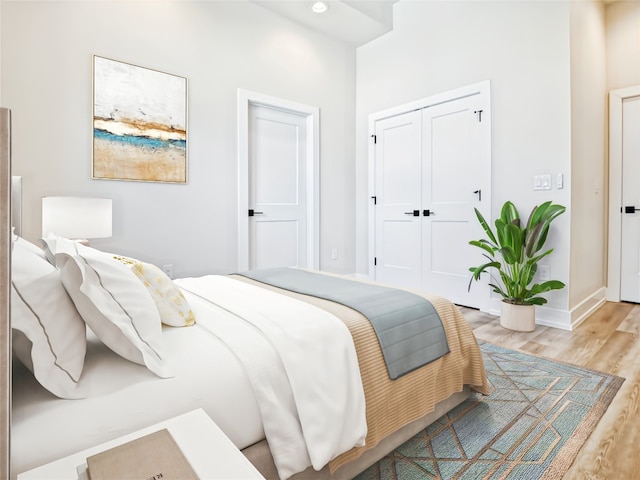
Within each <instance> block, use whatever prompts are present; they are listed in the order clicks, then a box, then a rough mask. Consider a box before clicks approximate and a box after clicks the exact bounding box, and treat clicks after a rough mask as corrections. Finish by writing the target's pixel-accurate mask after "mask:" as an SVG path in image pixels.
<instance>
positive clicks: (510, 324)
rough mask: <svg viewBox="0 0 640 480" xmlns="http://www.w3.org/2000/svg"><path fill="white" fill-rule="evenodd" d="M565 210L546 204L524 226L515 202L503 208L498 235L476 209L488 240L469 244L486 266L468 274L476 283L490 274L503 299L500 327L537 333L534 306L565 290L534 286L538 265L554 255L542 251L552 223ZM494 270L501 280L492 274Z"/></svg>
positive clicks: (549, 285) (543, 284) (555, 282)
mask: <svg viewBox="0 0 640 480" xmlns="http://www.w3.org/2000/svg"><path fill="white" fill-rule="evenodd" d="M565 210H566V209H565V207H563V206H562V205H554V204H552V203H551V202H545V203H543V204H541V205H538V206H535V207H534V208H533V210H532V211H531V214H530V215H529V219H528V220H527V223H526V224H524V225H522V224H521V221H520V215H519V214H518V210H517V209H516V207H515V205H514V204H513V203H512V202H506V203H505V204H504V205H503V206H502V210H501V212H500V218H498V219H497V220H496V221H495V231H494V230H492V229H491V227H490V226H489V224H488V223H487V221H486V220H485V219H484V217H483V216H482V214H481V213H480V212H479V211H478V209H477V208H476V209H475V212H476V217H478V221H479V222H480V225H482V228H483V229H484V232H485V233H486V235H487V238H486V239H485V238H483V239H481V240H472V241H470V242H469V243H470V244H471V245H474V246H476V247H478V248H481V249H482V250H483V255H484V256H485V257H486V258H487V259H488V260H489V261H488V262H487V263H484V264H482V265H479V266H477V267H471V268H469V270H470V271H471V273H472V274H473V275H472V276H471V280H469V289H470V288H471V283H472V282H473V281H474V280H476V281H477V280H479V279H480V275H481V274H483V273H485V272H488V273H489V274H490V275H491V280H492V282H490V283H489V286H490V287H492V289H493V291H494V292H495V293H497V294H499V295H500V296H502V308H501V316H500V324H501V325H502V326H503V327H505V328H509V329H511V330H518V331H533V330H534V329H535V306H536V305H544V304H545V303H547V299H546V298H544V297H542V296H541V294H543V293H545V292H549V291H551V290H558V289H561V288H564V286H565V285H564V283H562V282H560V281H558V280H547V281H544V282H541V283H534V277H535V274H536V272H537V271H538V262H539V261H540V260H541V259H542V258H544V257H546V256H547V255H549V254H551V252H553V249H549V250H546V251H542V249H543V247H544V244H545V242H546V240H547V234H548V233H549V226H550V225H551V222H552V221H553V220H554V219H555V218H556V217H558V216H559V215H561V214H562V213H564V211H565ZM491 269H495V270H496V271H497V272H498V274H499V277H496V276H494V275H492V274H491Z"/></svg>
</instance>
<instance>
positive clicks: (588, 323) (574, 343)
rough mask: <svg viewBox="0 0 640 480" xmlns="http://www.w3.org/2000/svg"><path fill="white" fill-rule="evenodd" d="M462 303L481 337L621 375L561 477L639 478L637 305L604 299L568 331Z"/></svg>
mask: <svg viewBox="0 0 640 480" xmlns="http://www.w3.org/2000/svg"><path fill="white" fill-rule="evenodd" d="M461 308H462V311H463V313H464V315H465V317H466V318H467V320H468V321H469V323H470V324H471V326H472V327H473V330H474V333H475V334H476V337H477V338H479V339H481V340H485V341H487V342H491V343H494V344H498V345H502V346H504V347H507V348H513V349H517V350H522V351H525V352H530V353H533V354H536V355H541V356H544V357H548V358H553V359H557V360H562V361H565V362H568V363H572V364H575V365H581V366H584V367H588V368H592V369H594V370H599V371H602V372H608V373H611V374H614V375H618V376H620V377H623V378H625V379H626V381H625V382H624V384H623V385H622V388H621V389H620V390H619V391H618V394H617V395H616V397H615V398H614V400H613V402H612V403H611V405H610V406H609V408H608V410H607V412H606V413H605V415H604V416H603V417H602V419H601V420H600V422H599V423H598V425H597V427H596V428H595V430H594V432H593V434H592V435H591V437H590V438H589V440H587V442H586V443H585V445H584V446H583V447H582V449H581V450H580V452H579V453H578V456H577V457H576V459H575V461H574V462H573V465H572V466H571V468H570V469H569V471H568V472H567V474H566V475H565V476H564V478H565V479H571V480H578V479H579V480H585V479H588V480H592V479H601V480H635V479H640V305H635V304H629V303H606V304H605V305H603V306H602V307H601V308H600V309H599V310H597V311H596V312H595V313H594V314H593V315H591V316H590V317H589V318H587V319H585V320H584V322H582V323H581V324H580V325H579V326H578V327H577V328H576V329H575V330H574V331H572V332H567V331H564V330H559V329H555V328H550V327H542V326H539V325H538V326H537V327H536V330H535V331H534V332H530V333H522V332H513V331H510V330H506V329H504V328H502V327H501V326H500V323H499V319H498V317H495V316H492V315H488V314H485V313H482V312H478V311H476V310H471V309H467V308H463V307H461Z"/></svg>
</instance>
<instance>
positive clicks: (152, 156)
mask: <svg viewBox="0 0 640 480" xmlns="http://www.w3.org/2000/svg"><path fill="white" fill-rule="evenodd" d="M92 126H93V135H92V170H91V175H92V178H94V179H109V180H134V181H143V182H165V183H187V79H186V77H181V76H178V75H173V74H170V73H164V72H160V71H158V70H153V69H150V68H146V67H140V66H137V65H133V64H130V63H125V62H120V61H117V60H112V59H109V58H105V57H100V56H98V55H94V56H93V122H92Z"/></svg>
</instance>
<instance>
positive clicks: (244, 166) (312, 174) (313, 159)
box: [238, 88, 320, 271]
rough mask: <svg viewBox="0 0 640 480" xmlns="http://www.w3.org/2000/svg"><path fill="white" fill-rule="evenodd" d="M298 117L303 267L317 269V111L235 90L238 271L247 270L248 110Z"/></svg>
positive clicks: (318, 143)
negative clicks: (302, 124)
mask: <svg viewBox="0 0 640 480" xmlns="http://www.w3.org/2000/svg"><path fill="white" fill-rule="evenodd" d="M250 105H262V106H266V107H269V108H275V109H278V110H283V111H286V112H293V113H296V114H302V115H304V116H305V117H306V122H307V218H308V220H309V221H307V265H308V268H312V269H318V268H319V265H320V240H319V239H320V109H319V108H318V107H312V106H309V105H304V104H301V103H296V102H292V101H290V100H284V99H281V98H277V97H272V96H269V95H264V94H262V93H258V92H252V91H249V90H244V89H241V88H239V89H238V270H240V271H243V270H248V268H249V217H248V216H247V211H248V210H249V106H250Z"/></svg>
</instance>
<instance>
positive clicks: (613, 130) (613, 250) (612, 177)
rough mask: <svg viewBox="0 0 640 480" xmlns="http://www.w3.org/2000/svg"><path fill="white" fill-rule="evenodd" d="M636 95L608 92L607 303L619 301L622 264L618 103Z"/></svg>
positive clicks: (634, 90)
mask: <svg viewBox="0 0 640 480" xmlns="http://www.w3.org/2000/svg"><path fill="white" fill-rule="evenodd" d="M637 96H640V86H636V87H629V88H623V89H620V90H612V91H611V92H609V247H608V255H607V259H608V260H607V263H608V272H607V300H609V301H611V302H619V301H620V262H621V261H622V251H621V243H622V212H621V211H620V208H621V207H622V102H623V101H624V100H625V99H627V98H631V97H637Z"/></svg>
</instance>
